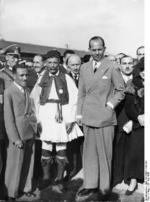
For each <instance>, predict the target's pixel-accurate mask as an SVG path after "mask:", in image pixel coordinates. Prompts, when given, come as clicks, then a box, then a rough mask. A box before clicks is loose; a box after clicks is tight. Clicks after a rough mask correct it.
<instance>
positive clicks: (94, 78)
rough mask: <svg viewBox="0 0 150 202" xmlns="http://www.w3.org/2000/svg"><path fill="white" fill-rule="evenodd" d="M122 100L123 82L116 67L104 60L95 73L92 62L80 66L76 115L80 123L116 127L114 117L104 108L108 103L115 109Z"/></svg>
mask: <svg viewBox="0 0 150 202" xmlns="http://www.w3.org/2000/svg"><path fill="white" fill-rule="evenodd" d="M123 98H124V82H123V79H122V76H121V74H120V72H119V70H118V67H117V65H115V64H113V63H112V62H110V61H108V60H107V59H106V58H104V59H103V60H101V65H100V67H99V68H98V70H97V72H96V73H94V72H93V63H92V61H90V62H88V63H85V64H83V65H82V66H81V70H80V79H79V94H78V111H77V114H78V115H82V122H83V124H85V125H89V126H93V127H104V126H109V125H116V123H117V122H116V115H115V112H114V111H113V110H109V109H108V108H106V105H107V103H108V102H110V103H111V104H112V105H113V107H116V105H118V104H119V103H120V102H121V100H122V99H123Z"/></svg>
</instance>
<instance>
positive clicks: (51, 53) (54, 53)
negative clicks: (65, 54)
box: [45, 50, 61, 62]
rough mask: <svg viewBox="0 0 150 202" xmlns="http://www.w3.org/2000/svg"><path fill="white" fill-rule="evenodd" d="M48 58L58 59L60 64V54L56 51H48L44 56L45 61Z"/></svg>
mask: <svg viewBox="0 0 150 202" xmlns="http://www.w3.org/2000/svg"><path fill="white" fill-rule="evenodd" d="M48 58H58V59H59V62H60V60H61V54H60V52H59V51H58V50H50V51H48V52H47V53H46V55H45V59H48Z"/></svg>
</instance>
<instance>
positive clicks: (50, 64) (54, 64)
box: [46, 57, 59, 74]
mask: <svg viewBox="0 0 150 202" xmlns="http://www.w3.org/2000/svg"><path fill="white" fill-rule="evenodd" d="M46 66H47V68H48V70H49V72H50V73H51V74H56V73H57V72H58V70H59V58H56V57H52V58H48V59H47V60H46Z"/></svg>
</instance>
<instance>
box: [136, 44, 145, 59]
mask: <svg viewBox="0 0 150 202" xmlns="http://www.w3.org/2000/svg"><path fill="white" fill-rule="evenodd" d="M136 55H137V62H139V61H140V60H141V59H142V58H143V57H144V56H145V50H144V46H140V47H138V48H137V51H136Z"/></svg>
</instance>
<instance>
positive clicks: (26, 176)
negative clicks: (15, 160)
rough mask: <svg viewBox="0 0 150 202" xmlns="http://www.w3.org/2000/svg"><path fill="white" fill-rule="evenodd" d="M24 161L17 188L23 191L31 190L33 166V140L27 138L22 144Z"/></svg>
mask: <svg viewBox="0 0 150 202" xmlns="http://www.w3.org/2000/svg"><path fill="white" fill-rule="evenodd" d="M24 150H25V151H24V161H23V166H22V171H21V178H20V186H19V189H20V190H22V191H24V192H29V191H31V190H32V180H33V168H34V155H35V145H34V140H28V141H26V142H25V144H24Z"/></svg>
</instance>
